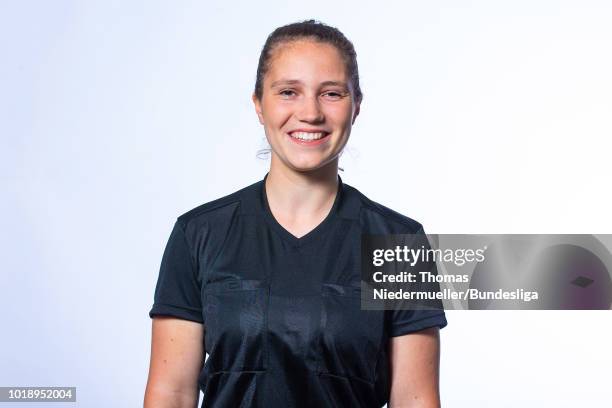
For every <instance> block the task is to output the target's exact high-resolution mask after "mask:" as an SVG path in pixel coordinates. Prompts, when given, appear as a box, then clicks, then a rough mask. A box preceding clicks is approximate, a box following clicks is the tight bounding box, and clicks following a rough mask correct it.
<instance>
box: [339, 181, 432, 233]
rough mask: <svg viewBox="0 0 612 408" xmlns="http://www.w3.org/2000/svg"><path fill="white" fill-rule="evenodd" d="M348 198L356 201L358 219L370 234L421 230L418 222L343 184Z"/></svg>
mask: <svg viewBox="0 0 612 408" xmlns="http://www.w3.org/2000/svg"><path fill="white" fill-rule="evenodd" d="M344 186H345V192H346V194H347V197H348V200H349V201H353V202H355V203H358V205H357V206H356V207H357V208H358V220H359V222H360V224H361V225H362V226H363V227H364V228H365V229H366V230H368V232H369V233H372V234H416V233H419V232H421V231H422V230H423V226H422V225H421V223H420V222H418V221H416V220H414V219H412V218H410V217H408V216H406V215H404V214H401V213H400V212H398V211H395V210H392V209H391V208H389V207H386V206H384V205H382V204H380V203H378V202H376V201H374V200H372V199H370V198H369V197H367V196H366V195H365V194H363V193H362V192H361V191H359V190H357V189H356V188H355V187H352V186H350V185H347V184H344Z"/></svg>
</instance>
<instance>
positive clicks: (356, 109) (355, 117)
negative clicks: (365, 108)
mask: <svg viewBox="0 0 612 408" xmlns="http://www.w3.org/2000/svg"><path fill="white" fill-rule="evenodd" d="M360 108H361V102H358V103H357V105H356V106H355V113H353V121H352V122H351V125H354V124H355V119H357V115H359V110H360Z"/></svg>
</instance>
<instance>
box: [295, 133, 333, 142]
mask: <svg viewBox="0 0 612 408" xmlns="http://www.w3.org/2000/svg"><path fill="white" fill-rule="evenodd" d="M328 134H329V133H327V132H291V133H289V136H291V137H293V138H295V139H300V140H307V141H308V140H319V139H321V138H323V137H324V136H327V135H328Z"/></svg>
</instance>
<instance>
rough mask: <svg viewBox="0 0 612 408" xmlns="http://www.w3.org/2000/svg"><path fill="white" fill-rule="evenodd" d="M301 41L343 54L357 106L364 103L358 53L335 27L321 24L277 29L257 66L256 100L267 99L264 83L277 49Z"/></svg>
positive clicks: (296, 25) (317, 22) (295, 24)
mask: <svg viewBox="0 0 612 408" xmlns="http://www.w3.org/2000/svg"><path fill="white" fill-rule="evenodd" d="M300 39H312V40H314V41H317V42H321V43H326V44H330V45H333V46H334V47H336V49H337V50H338V51H339V52H340V55H341V56H342V59H343V60H344V64H345V66H346V72H347V74H348V76H349V78H350V81H351V84H352V85H353V91H354V95H353V96H354V98H355V102H357V103H359V102H361V100H362V99H363V94H362V93H361V88H360V87H359V70H358V68H357V53H356V52H355V48H354V47H353V43H351V42H350V41H349V40H348V39H347V38H346V37H345V36H344V34H342V32H340V30H338V29H337V28H335V27H331V26H328V25H326V24H324V23H322V22H320V21H316V20H305V21H302V22H298V23H292V24H288V25H285V26H282V27H279V28H277V29H276V30H274V31H273V32H272V34H270V35H269V36H268V39H267V40H266V43H265V44H264V47H263V49H262V50H261V54H260V55H259V64H258V66H257V77H256V80H255V96H256V97H257V99H259V100H261V98H262V96H263V79H264V76H265V75H266V73H267V72H268V69H269V68H270V58H271V57H272V52H273V51H274V49H275V48H276V47H277V46H278V45H280V44H283V43H288V42H291V41H296V40H300Z"/></svg>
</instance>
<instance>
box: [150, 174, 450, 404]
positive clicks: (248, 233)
mask: <svg viewBox="0 0 612 408" xmlns="http://www.w3.org/2000/svg"><path fill="white" fill-rule="evenodd" d="M266 177H267V175H266ZM338 181H339V184H338V194H336V198H335V201H334V204H333V207H332V209H331V211H330V213H329V214H328V216H327V217H326V218H325V219H324V220H323V221H322V222H321V223H320V224H319V225H318V226H317V227H316V228H315V229H314V230H312V231H310V232H309V233H308V234H306V235H304V236H303V237H301V238H296V237H295V236H293V235H292V234H291V233H289V232H288V231H287V230H285V229H284V228H283V227H282V226H281V225H280V224H279V223H278V222H277V221H276V219H275V218H274V217H273V215H272V213H271V211H270V209H269V206H268V203H267V199H266V193H265V177H264V179H263V180H261V181H259V182H257V183H254V184H252V185H250V186H248V187H246V188H243V189H241V190H239V191H237V192H235V193H233V194H230V195H228V196H225V197H223V198H220V199H218V200H215V201H211V202H209V203H206V204H203V205H201V206H199V207H197V208H194V209H193V210H191V211H189V212H187V213H185V214H183V215H181V216H180V217H178V219H177V221H176V224H175V225H174V229H173V230H172V233H171V235H170V239H169V241H168V244H167V246H166V249H165V252H164V256H163V259H162V263H161V269H160V273H159V278H158V281H157V286H156V289H155V297H154V305H153V308H152V309H151V311H150V312H149V315H150V316H151V317H153V316H156V315H167V316H174V317H178V318H182V319H188V320H192V321H195V322H200V323H203V324H204V329H205V335H204V344H205V348H206V352H207V353H208V354H209V358H208V359H207V360H206V363H205V364H204V367H203V369H202V371H201V373H200V375H199V377H198V382H199V385H200V387H201V389H202V391H203V392H204V399H203V402H202V407H215V408H217V407H266V408H270V407H283V408H287V407H309V408H310V407H381V406H383V405H384V404H385V403H386V402H387V401H388V397H389V387H390V375H389V359H388V357H389V355H388V343H389V337H392V336H400V335H403V334H407V333H411V332H415V331H418V330H422V329H425V328H428V327H433V326H438V327H440V328H442V327H444V326H446V324H447V322H446V318H445V314H444V311H443V310H396V311H372V310H361V303H360V294H359V293H360V292H359V288H360V282H361V277H360V262H361V254H360V242H361V234H363V233H369V234H418V233H423V229H422V226H421V225H420V224H419V223H418V222H416V221H414V220H412V219H410V218H408V217H405V216H403V215H401V214H399V213H397V212H394V211H392V210H390V209H388V208H386V207H384V206H382V205H380V204H377V203H375V202H373V201H371V200H369V199H368V198H367V197H365V196H364V195H363V194H361V193H360V192H359V191H358V190H356V189H355V188H353V187H351V186H349V185H347V184H344V183H343V182H342V179H341V178H340V177H338Z"/></svg>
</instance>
